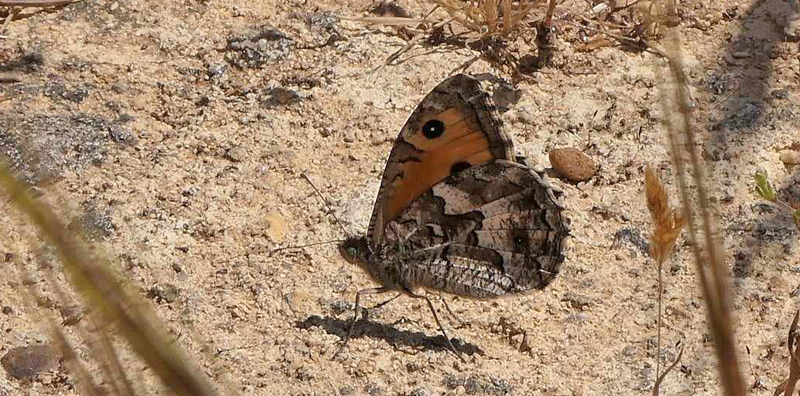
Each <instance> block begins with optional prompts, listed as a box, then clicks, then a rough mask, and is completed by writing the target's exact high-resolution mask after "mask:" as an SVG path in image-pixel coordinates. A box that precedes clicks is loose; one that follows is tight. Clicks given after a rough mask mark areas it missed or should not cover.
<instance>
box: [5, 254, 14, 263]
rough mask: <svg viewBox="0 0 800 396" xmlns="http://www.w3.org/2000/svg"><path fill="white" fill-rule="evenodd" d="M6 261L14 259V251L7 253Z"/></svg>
mask: <svg viewBox="0 0 800 396" xmlns="http://www.w3.org/2000/svg"><path fill="white" fill-rule="evenodd" d="M4 260H5V262H7V263H10V262H12V261H14V253H6V254H5V257H4Z"/></svg>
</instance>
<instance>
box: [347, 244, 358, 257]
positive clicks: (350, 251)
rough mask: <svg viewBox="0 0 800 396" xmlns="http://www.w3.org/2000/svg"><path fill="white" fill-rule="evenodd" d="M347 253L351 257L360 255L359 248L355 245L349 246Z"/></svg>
mask: <svg viewBox="0 0 800 396" xmlns="http://www.w3.org/2000/svg"><path fill="white" fill-rule="evenodd" d="M347 255H348V256H350V257H351V258H355V257H357V256H358V250H356V248H354V247H349V248H347Z"/></svg>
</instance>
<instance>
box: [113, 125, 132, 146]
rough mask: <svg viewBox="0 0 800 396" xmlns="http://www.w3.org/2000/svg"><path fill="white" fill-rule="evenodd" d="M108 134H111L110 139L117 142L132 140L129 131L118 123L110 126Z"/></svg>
mask: <svg viewBox="0 0 800 396" xmlns="http://www.w3.org/2000/svg"><path fill="white" fill-rule="evenodd" d="M108 135H109V136H111V140H113V141H114V142H117V143H128V142H131V141H132V140H133V134H132V133H131V131H129V130H128V129H127V128H123V127H121V126H118V125H114V126H112V127H111V129H110V130H109V131H108Z"/></svg>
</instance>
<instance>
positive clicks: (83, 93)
mask: <svg viewBox="0 0 800 396" xmlns="http://www.w3.org/2000/svg"><path fill="white" fill-rule="evenodd" d="M62 96H63V97H64V99H66V100H69V101H70V102H75V103H80V102H83V100H84V99H86V97H87V96H89V90H88V89H86V87H80V88H76V89H74V90H72V91H68V92H64V94H63V95H62Z"/></svg>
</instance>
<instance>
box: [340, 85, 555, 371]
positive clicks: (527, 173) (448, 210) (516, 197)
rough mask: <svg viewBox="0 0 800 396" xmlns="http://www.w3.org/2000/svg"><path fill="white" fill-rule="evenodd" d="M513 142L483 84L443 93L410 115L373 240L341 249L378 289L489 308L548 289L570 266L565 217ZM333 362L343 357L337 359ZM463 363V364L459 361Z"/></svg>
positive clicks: (392, 157)
mask: <svg viewBox="0 0 800 396" xmlns="http://www.w3.org/2000/svg"><path fill="white" fill-rule="evenodd" d="M514 155H515V153H514V146H513V143H512V141H511V138H510V137H509V136H508V135H507V134H506V132H505V131H504V130H503V125H502V123H501V122H500V120H499V119H498V118H497V116H496V115H495V109H494V106H493V104H492V101H491V100H490V98H489V96H488V95H487V94H486V93H485V92H484V91H483V90H482V89H481V86H480V83H479V82H478V81H477V80H475V79H473V78H472V77H469V76H467V75H464V74H459V75H455V76H453V77H450V78H448V79H446V80H445V81H443V82H441V83H440V84H439V85H437V86H436V87H435V88H434V89H433V91H431V92H430V93H429V94H428V95H427V96H426V97H425V98H424V99H423V100H422V102H420V104H419V105H418V106H417V108H416V110H414V112H413V113H412V114H411V116H410V117H409V118H408V121H406V123H405V125H404V126H403V128H402V129H401V131H400V135H399V136H398V137H397V139H396V140H395V142H394V146H393V147H392V150H391V152H390V154H389V158H388V160H387V161H386V168H385V170H384V172H383V177H382V179H381V185H380V189H379V190H378V196H377V199H376V200H375V206H374V208H373V211H372V217H371V219H370V223H369V228H368V230H367V233H366V235H364V236H360V237H348V238H347V239H345V240H344V241H343V242H341V243H340V244H339V252H340V254H341V255H342V256H343V257H344V258H345V260H346V261H348V262H350V263H352V264H356V265H358V266H359V267H360V268H361V269H363V270H364V271H365V272H366V273H367V274H368V275H369V276H370V277H371V278H372V280H373V281H375V282H376V283H378V284H379V285H380V286H379V287H377V288H372V289H364V290H360V291H358V292H357V294H356V304H355V305H356V313H355V316H354V317H353V321H352V322H351V325H350V331H349V332H348V334H347V337H346V338H345V341H344V343H343V344H342V347H341V348H340V349H339V351H337V353H336V354H338V353H339V352H341V350H342V349H343V348H344V346H345V345H346V344H347V341H348V340H349V339H350V335H351V334H352V331H353V328H354V326H355V323H356V320H357V318H358V313H359V303H360V301H359V300H360V297H361V296H362V295H365V294H376V293H384V292H391V291H395V292H400V293H403V294H406V295H408V296H411V297H414V298H421V299H425V300H426V301H427V303H428V306H429V308H430V309H431V311H432V312H433V314H434V318H435V319H436V322H437V324H438V325H439V329H440V330H441V331H442V332H443V334H444V335H445V338H446V339H447V342H448V345H449V346H450V349H452V350H453V351H455V348H454V347H453V345H452V343H451V342H450V339H449V337H448V336H447V333H446V332H445V331H444V327H442V326H441V323H440V322H439V319H438V317H437V316H436V310H435V309H434V308H433V304H432V303H431V301H430V299H428V297H426V296H424V295H420V294H417V293H418V290H419V289H426V290H429V291H439V292H444V293H449V294H454V295H458V296H462V297H469V298H475V299H490V298H496V297H501V296H508V295H515V294H521V293H525V292H528V291H530V290H534V289H542V288H544V287H545V286H547V285H548V284H549V283H550V282H552V280H553V279H554V278H555V277H556V275H557V274H558V272H559V269H560V267H561V264H562V262H563V261H564V255H563V248H564V242H565V238H566V237H567V236H568V235H569V224H568V221H567V219H566V218H565V217H564V215H563V211H564V207H563V205H562V203H561V202H560V201H559V199H558V197H557V196H556V194H555V193H554V190H553V189H552V188H551V186H550V185H549V183H548V182H546V181H545V180H544V179H543V178H542V177H541V176H540V175H539V174H538V173H536V172H535V171H533V170H532V169H530V168H529V167H527V166H525V165H524V164H522V163H520V162H518V161H516V160H515V157H514ZM456 354H458V352H456ZM334 357H335V355H334ZM459 357H460V355H459Z"/></svg>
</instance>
